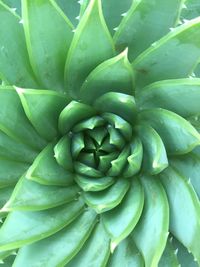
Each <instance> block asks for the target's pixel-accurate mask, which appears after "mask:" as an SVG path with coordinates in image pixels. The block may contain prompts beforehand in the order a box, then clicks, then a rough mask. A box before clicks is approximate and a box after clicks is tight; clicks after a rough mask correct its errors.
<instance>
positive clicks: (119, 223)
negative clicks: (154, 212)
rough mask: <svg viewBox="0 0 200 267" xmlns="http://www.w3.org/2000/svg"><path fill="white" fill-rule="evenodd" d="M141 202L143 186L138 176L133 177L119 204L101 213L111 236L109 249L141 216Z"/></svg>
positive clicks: (124, 236) (113, 246)
mask: <svg viewBox="0 0 200 267" xmlns="http://www.w3.org/2000/svg"><path fill="white" fill-rule="evenodd" d="M143 204H144V192H143V188H142V186H141V184H140V182H139V180H138V178H134V180H133V182H132V183H131V186H130V189H129V191H128V192H127V193H126V195H125V197H124V199H123V200H122V202H121V204H120V205H118V206H117V207H116V208H115V209H113V210H110V211H109V212H105V213H103V214H102V221H103V224H104V226H105V229H106V231H107V232H108V234H109V236H110V238H111V251H113V250H114V249H115V247H116V246H117V245H118V244H119V243H120V242H121V241H122V240H123V239H125V238H126V237H127V236H128V235H129V234H130V233H131V232H132V230H133V229H134V227H135V226H136V224H137V222H138V220H139V218H140V216H141V213H142V209H143Z"/></svg>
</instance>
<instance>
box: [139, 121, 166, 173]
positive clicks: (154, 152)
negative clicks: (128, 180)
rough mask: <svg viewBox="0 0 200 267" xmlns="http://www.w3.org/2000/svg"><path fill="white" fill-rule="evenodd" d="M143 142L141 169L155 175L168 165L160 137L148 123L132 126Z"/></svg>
mask: <svg viewBox="0 0 200 267" xmlns="http://www.w3.org/2000/svg"><path fill="white" fill-rule="evenodd" d="M134 129H135V130H136V132H137V133H138V136H139V138H140V139H141V141H142V144H143V150H144V153H143V166H142V167H143V169H144V171H145V172H147V173H149V174H151V175H155V174H158V173H159V172H161V171H162V170H164V169H165V168H166V167H167V166H168V160H167V154H166V150H165V146H164V144H163V142H162V139H161V138H160V136H159V135H158V134H157V132H156V131H155V130H154V129H153V128H152V127H150V126H149V125H145V124H142V123H141V124H140V125H138V126H136V127H135V128H134Z"/></svg>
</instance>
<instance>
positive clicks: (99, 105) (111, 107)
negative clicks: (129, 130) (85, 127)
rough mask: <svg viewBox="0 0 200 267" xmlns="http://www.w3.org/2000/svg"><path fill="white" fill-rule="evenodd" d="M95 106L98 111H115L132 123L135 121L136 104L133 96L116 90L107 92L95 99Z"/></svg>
mask: <svg viewBox="0 0 200 267" xmlns="http://www.w3.org/2000/svg"><path fill="white" fill-rule="evenodd" d="M108 103H109V104H108ZM94 107H95V108H96V109H97V110H98V112H102V113H103V112H110V113H114V114H116V115H118V116H120V117H122V118H123V119H125V120H126V121H128V122H130V123H131V124H133V123H134V120H135V116H136V115H135V114H136V104H135V99H134V97H133V96H130V95H127V94H122V93H115V92H110V93H106V94H104V95H102V96H101V97H99V98H98V99H97V100H96V101H95V103H94Z"/></svg>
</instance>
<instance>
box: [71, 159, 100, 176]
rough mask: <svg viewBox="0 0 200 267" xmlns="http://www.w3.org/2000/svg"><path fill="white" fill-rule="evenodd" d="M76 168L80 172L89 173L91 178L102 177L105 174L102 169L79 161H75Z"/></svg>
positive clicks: (81, 173) (82, 173)
mask: <svg viewBox="0 0 200 267" xmlns="http://www.w3.org/2000/svg"><path fill="white" fill-rule="evenodd" d="M74 169H75V171H76V172H77V173H78V174H80V175H85V174H87V176H89V177H91V178H101V177H102V176H103V173H102V172H101V171H100V170H97V169H96V168H93V167H90V166H88V165H86V164H84V163H81V162H78V161H77V162H74Z"/></svg>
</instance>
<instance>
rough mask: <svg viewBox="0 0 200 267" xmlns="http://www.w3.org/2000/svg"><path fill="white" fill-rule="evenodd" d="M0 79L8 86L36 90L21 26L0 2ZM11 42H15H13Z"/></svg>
mask: <svg viewBox="0 0 200 267" xmlns="http://www.w3.org/2000/svg"><path fill="white" fill-rule="evenodd" d="M0 18H1V29H0V47H1V50H0V77H1V79H3V80H4V81H7V82H8V83H9V84H11V85H12V84H15V85H17V86H22V87H24V86H27V87H30V88H38V85H37V82H36V80H35V78H34V75H33V71H32V69H31V66H30V63H29V60H28V53H27V48H26V43H25V38H24V32H23V26H22V24H21V23H20V20H21V19H20V17H18V16H17V15H16V14H15V13H14V12H13V11H12V10H11V9H9V8H8V7H7V6H6V5H4V4H3V3H2V1H1V2H0ZM12 40H15V41H14V42H13V41H12Z"/></svg>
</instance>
